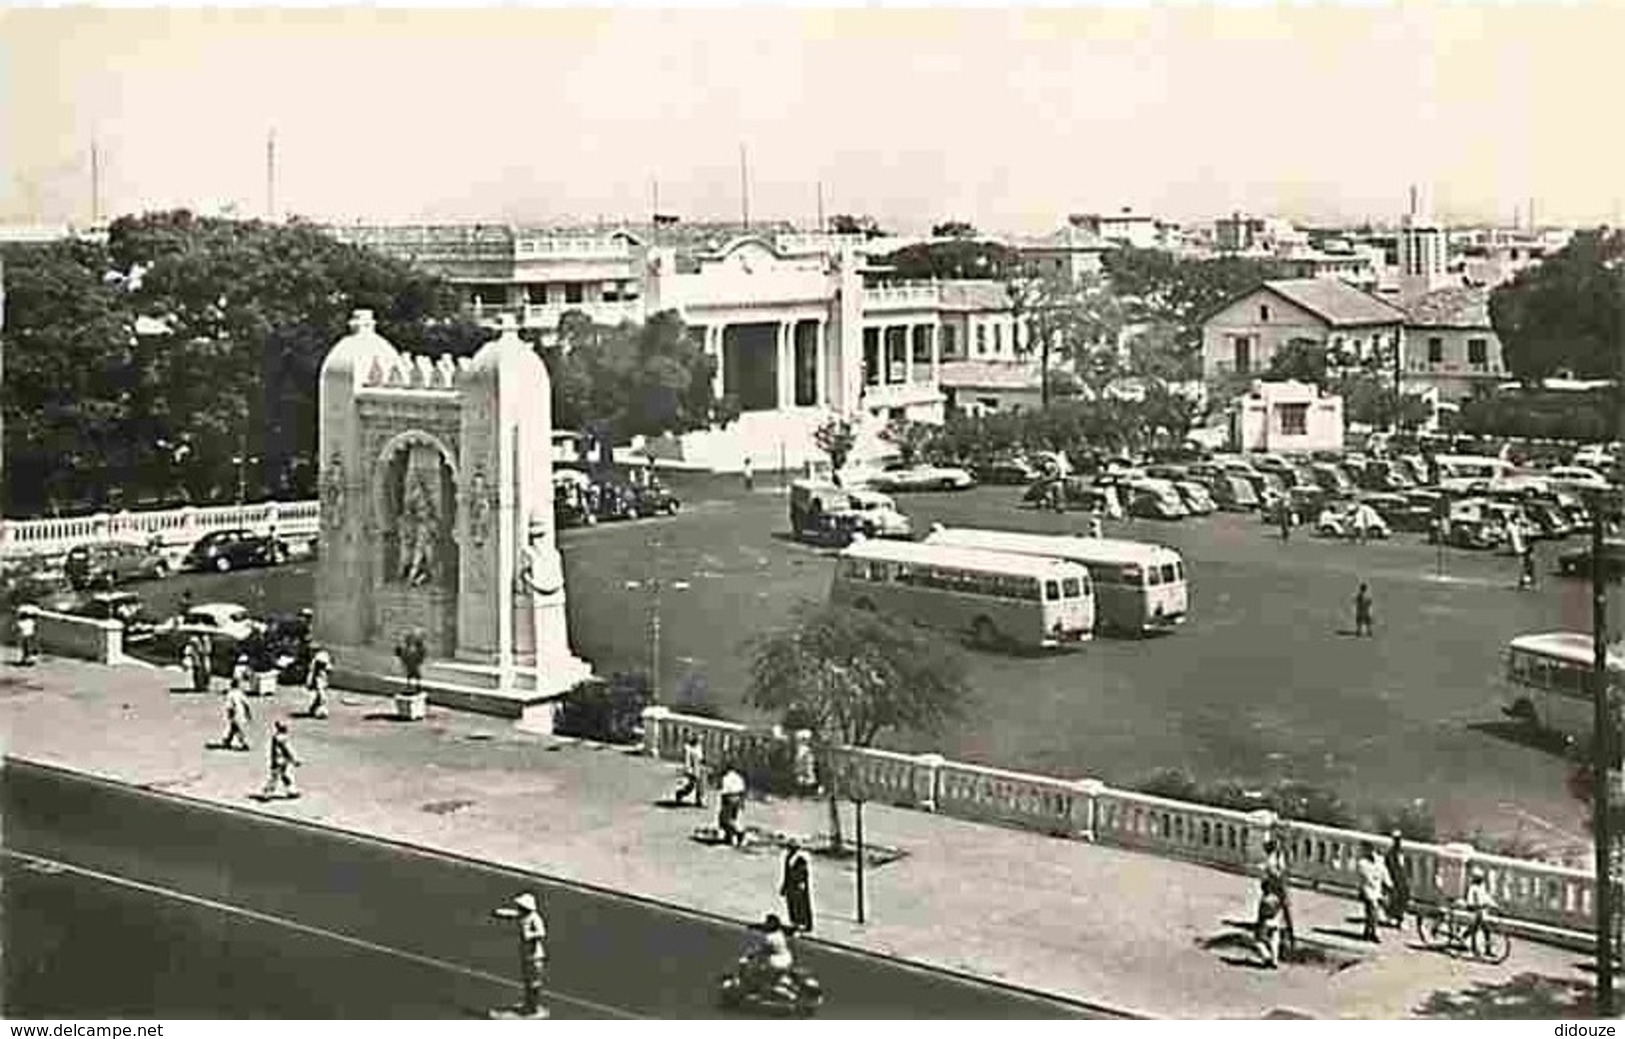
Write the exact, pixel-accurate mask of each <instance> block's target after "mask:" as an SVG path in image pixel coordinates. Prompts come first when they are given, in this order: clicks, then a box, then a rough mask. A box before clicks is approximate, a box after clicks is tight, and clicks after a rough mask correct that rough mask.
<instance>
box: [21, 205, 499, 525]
mask: <svg viewBox="0 0 1625 1039" xmlns="http://www.w3.org/2000/svg"><path fill="white" fill-rule="evenodd" d="M7 259H8V264H7V281H8V286H9V298H8V303H7V306H8V315H7V316H8V322H7V324H8V351H7V353H8V357H7V360H8V364H7V368H8V371H7V376H8V382H9V385H8V390H9V391H10V392H8V393H7V395H6V408H7V416H6V418H7V427H6V440H7V456H8V462H9V463H10V464H11V465H12V467H13V469H12V472H13V474H14V478H13V479H11V480H8V494H9V500H8V502H7V505H8V507H9V508H12V509H18V510H21V511H33V510H36V509H39V508H42V507H44V506H46V505H47V503H49V502H51V501H53V500H55V501H59V502H64V503H66V502H72V501H76V500H84V499H89V500H92V501H95V502H97V503H98V504H112V503H111V502H106V501H104V500H102V499H103V494H102V492H103V491H105V489H107V488H110V487H111V488H119V489H122V490H123V491H125V492H126V494H125V496H126V498H127V499H134V500H135V501H139V500H141V499H143V498H148V497H157V498H164V497H172V496H176V495H184V496H186V497H190V498H192V499H194V500H196V499H208V498H210V497H214V496H219V495H224V494H229V493H231V492H233V491H235V489H236V484H237V480H238V477H239V474H241V475H242V476H243V477H244V480H245V482H246V483H247V485H248V488H249V489H250V491H251V493H255V494H258V493H262V492H268V493H272V494H308V493H311V487H312V485H313V471H312V470H313V466H312V459H313V457H314V456H313V451H314V447H315V439H316V406H317V403H316V392H315V385H316V374H317V372H318V371H319V369H320V366H321V361H322V358H323V357H324V356H325V355H326V352H327V350H328V348H329V347H331V346H332V344H333V343H334V341H336V340H337V339H338V338H339V337H341V336H343V335H344V334H345V332H346V327H347V325H346V323H347V320H348V318H349V315H350V312H351V311H352V310H353V309H355V308H358V307H365V308H370V309H371V310H373V312H374V314H375V315H376V317H377V320H378V324H379V330H380V332H381V333H382V334H383V335H385V336H386V337H388V338H390V339H391V340H392V341H394V342H395V343H396V345H398V346H400V347H401V348H402V349H405V350H410V351H413V352H430V353H441V352H448V353H454V354H466V353H469V352H471V351H472V350H473V349H475V348H476V347H477V346H478V345H479V343H480V342H482V341H483V340H484V339H487V338H489V333H488V332H484V331H482V330H480V329H479V328H477V327H476V326H474V325H473V324H471V323H469V322H466V321H463V320H461V319H460V318H459V317H458V316H457V299H456V296H455V294H454V293H453V291H452V290H451V288H450V286H449V285H447V284H446V283H445V282H444V281H442V280H441V279H439V278H437V277H435V276H433V275H430V274H426V273H424V272H421V271H418V270H415V269H414V268H412V267H410V266H409V265H407V264H405V263H402V262H400V261H397V260H394V259H391V258H389V257H387V256H383V255H382V254H379V253H376V252H373V251H371V250H367V249H362V248H359V247H356V246H351V245H346V244H344V243H341V242H338V241H336V240H335V239H333V238H331V237H329V236H328V235H326V234H324V233H323V232H321V231H320V230H319V229H318V228H316V227H314V226H313V225H309V224H303V223H298V222H295V223H291V224H287V225H272V224H264V223H260V222H257V221H236V220H226V219H216V218H207V217H198V216H194V215H193V214H191V213H189V212H186V211H184V210H177V211H173V212H164V213H151V214H147V215H145V216H138V217H123V218H120V219H119V220H116V221H114V222H113V224H112V225H111V227H110V228H109V231H108V240H107V244H106V246H105V247H100V246H94V245H89V244H87V243H83V242H70V243H58V244H57V245H53V246H44V247H29V248H19V249H14V250H11V251H10V252H8V255H7ZM138 319H145V320H144V321H142V322H141V324H142V326H143V331H144V334H142V335H140V336H137V335H135V334H134V332H135V329H136V327H137V321H138ZM160 330H162V331H160ZM70 359H71V364H72V367H73V368H74V371H73V372H65V371H63V366H64V364H66V363H69V360H70ZM64 458H74V459H78V464H77V465H75V466H71V467H70V466H64V465H62V464H61V460H62V459H64ZM237 459H242V460H243V461H242V462H238V461H236V460H237Z"/></svg>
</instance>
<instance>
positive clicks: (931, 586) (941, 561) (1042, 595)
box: [830, 540, 1095, 648]
mask: <svg viewBox="0 0 1625 1039" xmlns="http://www.w3.org/2000/svg"><path fill="white" fill-rule="evenodd" d="M830 600H831V601H832V602H836V603H840V604H842V605H846V606H854V607H857V608H858V609H864V610H876V611H878V612H880V613H883V614H886V615H887V616H890V617H898V618H901V619H904V620H909V621H913V622H915V623H917V624H925V625H929V626H931V627H934V628H943V629H946V630H948V631H955V632H960V633H962V634H964V635H967V636H968V637H969V638H970V640H971V641H972V642H973V643H974V644H975V645H978V646H982V647H988V648H990V647H994V646H999V645H1006V644H1008V645H1018V646H1046V647H1048V646H1059V645H1062V644H1065V643H1069V642H1082V641H1084V640H1085V639H1088V638H1089V637H1090V632H1091V631H1092V629H1093V628H1094V624H1095V603H1094V594H1093V591H1092V589H1091V588H1090V585H1089V571H1087V570H1085V569H1084V568H1083V567H1081V566H1078V565H1077V564H1075V563H1067V562H1063V561H1062V560H1059V559H1034V558H1033V557H1031V556H1023V555H1013V554H1010V553H1006V552H989V551H985V550H974V549H963V548H951V547H944V546H940V545H921V544H916V543H914V542H906V541H868V540H861V541H858V542H857V543H855V544H853V545H852V547H850V548H848V549H846V550H845V551H844V552H842V553H841V555H840V558H839V559H837V560H836V563H835V579H834V581H833V583H832V584H831V585H830Z"/></svg>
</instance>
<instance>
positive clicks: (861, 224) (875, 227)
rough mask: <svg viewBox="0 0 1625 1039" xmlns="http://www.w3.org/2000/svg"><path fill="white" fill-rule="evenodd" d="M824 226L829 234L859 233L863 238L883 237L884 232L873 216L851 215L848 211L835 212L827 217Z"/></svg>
mask: <svg viewBox="0 0 1625 1039" xmlns="http://www.w3.org/2000/svg"><path fill="white" fill-rule="evenodd" d="M826 226H828V228H829V230H830V233H831V234H860V235H862V236H863V237H865V238H883V237H885V234H886V232H885V231H884V230H882V229H881V227H880V223H879V222H878V221H876V220H875V218H874V217H872V216H853V215H852V214H850V213H837V214H835V215H834V216H832V217H830V218H829V222H828V224H827V225H826Z"/></svg>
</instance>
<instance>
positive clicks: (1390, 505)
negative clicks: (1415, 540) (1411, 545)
mask: <svg viewBox="0 0 1625 1039" xmlns="http://www.w3.org/2000/svg"><path fill="white" fill-rule="evenodd" d="M1359 501H1360V502H1361V503H1362V504H1364V505H1368V506H1370V507H1371V508H1373V509H1375V510H1377V515H1379V516H1381V517H1382V520H1383V522H1384V523H1386V524H1388V529H1390V530H1403V531H1409V532H1411V533H1413V534H1425V533H1427V532H1428V531H1429V530H1431V529H1432V528H1433V517H1434V515H1435V510H1434V508H1433V507H1432V506H1431V505H1428V504H1418V503H1416V502H1413V501H1411V499H1410V498H1408V497H1406V496H1405V495H1403V494H1399V493H1396V492H1387V491H1382V492H1376V493H1368V494H1362V495H1360V498H1359Z"/></svg>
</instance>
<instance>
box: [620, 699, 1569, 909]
mask: <svg viewBox="0 0 1625 1039" xmlns="http://www.w3.org/2000/svg"><path fill="white" fill-rule="evenodd" d="M643 718H644V751H645V753H647V754H649V755H651V756H654V757H659V758H663V759H670V760H680V759H681V757H682V747H683V742H684V740H685V739H686V738H687V737H688V736H689V735H690V734H691V733H692V734H693V735H695V736H698V737H699V740H700V744H701V746H702V748H703V749H704V752H705V760H706V761H708V762H711V763H713V764H718V763H721V762H723V761H726V760H727V759H728V758H729V757H730V756H732V755H733V754H734V753H735V752H738V751H741V750H743V749H744V748H745V747H747V746H749V745H751V744H755V743H763V742H774V741H781V740H785V739H789V738H792V737H787V736H786V735H784V734H783V733H781V732H778V731H776V730H763V729H753V728H751V727H749V726H745V725H740V724H738V723H737V722H726V721H718V720H715V719H711V718H700V717H694V716H690V715H682V714H676V713H674V712H672V711H671V710H669V709H667V708H664V707H650V708H648V709H646V710H645V711H644V713H643ZM794 738H799V739H805V738H806V734H801V733H798V734H796V737H794ZM822 767H823V769H824V774H822V775H821V776H819V777H818V779H819V782H820V783H821V784H822V785H823V786H824V787H825V788H826V789H832V790H835V791H837V792H839V793H840V795H841V796H843V797H851V798H856V799H860V800H866V801H877V802H881V803H885V804H892V805H899V806H902V807H907V808H918V809H924V810H926V811H937V812H941V813H942V814H944V815H951V816H954V817H956V818H962V819H971V820H981V821H989V822H998V823H1004V824H1008V825H1014V826H1020V827H1023V828H1027V829H1033V830H1039V831H1042V832H1044V833H1050V834H1055V835H1059V836H1065V837H1077V838H1082V839H1085V840H1092V841H1097V842H1099V843H1102V844H1111V845H1116V846H1118V847H1124V848H1134V849H1137V850H1140V851H1146V852H1151V853H1153V854H1158V855H1167V856H1170V857H1174V858H1180V859H1186V860H1189V861H1192V862H1198V863H1202V864H1204V865H1209V866H1217V867H1220V868H1224V869H1232V870H1248V869H1250V868H1253V867H1254V866H1256V865H1257V864H1258V863H1259V862H1260V861H1261V860H1262V858H1263V846H1264V842H1265V840H1266V839H1268V838H1269V837H1271V836H1274V837H1275V838H1276V839H1278V840H1279V841H1280V842H1281V844H1282V847H1283V850H1284V851H1285V852H1286V855H1287V858H1288V861H1289V863H1290V868H1291V872H1292V876H1293V878H1294V880H1296V881H1298V882H1301V883H1308V884H1312V885H1314V886H1316V887H1331V888H1336V889H1340V890H1344V891H1350V892H1352V891H1354V890H1355V889H1356V887H1357V880H1356V875H1355V871H1354V866H1355V863H1356V862H1357V861H1358V859H1359V857H1360V854H1361V852H1362V850H1363V849H1364V848H1365V846H1366V845H1375V846H1377V848H1378V849H1379V850H1385V849H1386V846H1387V843H1388V842H1387V839H1386V838H1385V837H1380V836H1377V835H1375V834H1369V833H1362V832H1359V831H1356V830H1342V829H1338V828H1336V827H1332V826H1320V825H1317V824H1315V823H1306V822H1299V821H1296V820H1292V819H1282V818H1278V817H1277V816H1276V814H1275V813H1274V812H1272V811H1268V810H1261V811H1255V812H1241V811H1234V810H1231V809H1225V808H1215V807H1211V806H1208V805H1201V804H1194V803H1191V802H1187V801H1176V800H1172V799H1170V798H1165V797H1155V796H1152V795H1150V794H1142V793H1138V792H1135V791H1132V790H1118V789H1115V788H1113V787H1110V786H1107V785H1106V784H1105V783H1103V782H1100V781H1099V780H1094V779H1081V780H1065V779H1057V778H1055V777H1053V776H1040V775H1032V774H1029V773H1023V772H1011V771H1007V770H1004V769H997V768H988V767H986V766H982V765H968V764H964V763H962V762H956V761H948V760H946V759H944V758H943V757H941V756H940V755H936V754H899V753H897V752H895V751H886V750H872V749H859V748H854V747H837V748H831V749H829V750H827V751H826V753H825V754H824V758H823V762H822ZM1405 854H1406V857H1407V859H1408V861H1409V863H1410V867H1411V877H1412V880H1411V891H1412V896H1413V897H1414V898H1415V899H1416V900H1418V901H1420V902H1423V903H1429V904H1437V903H1441V902H1445V901H1448V900H1449V899H1452V898H1457V897H1460V895H1461V894H1462V892H1463V891H1464V889H1465V887H1466V879H1467V872H1468V868H1469V865H1473V866H1479V867H1482V868H1483V869H1484V871H1485V873H1486V874H1487V876H1488V878H1489V882H1490V887H1491V890H1492V891H1493V893H1494V895H1495V898H1496V900H1497V902H1498V903H1499V905H1500V907H1501V913H1502V915H1503V917H1505V918H1507V919H1509V920H1511V921H1517V922H1523V923H1527V924H1531V925H1535V928H1536V929H1539V928H1554V929H1557V930H1559V931H1564V932H1572V933H1574V934H1583V933H1585V932H1588V931H1589V930H1590V929H1591V927H1592V914H1593V899H1594V897H1595V892H1596V878H1595V876H1594V875H1592V874H1591V873H1588V872H1585V871H1582V870H1576V869H1569V868H1566V867H1562V866H1552V865H1547V864H1545V863H1541V862H1531V861H1527V860H1524V859H1514V858H1508V857H1506V856H1501V855H1490V854H1487V853H1484V852H1481V851H1478V850H1477V849H1475V848H1473V847H1472V846H1471V845H1469V844H1422V843H1410V842H1407V844H1406V850H1405Z"/></svg>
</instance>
